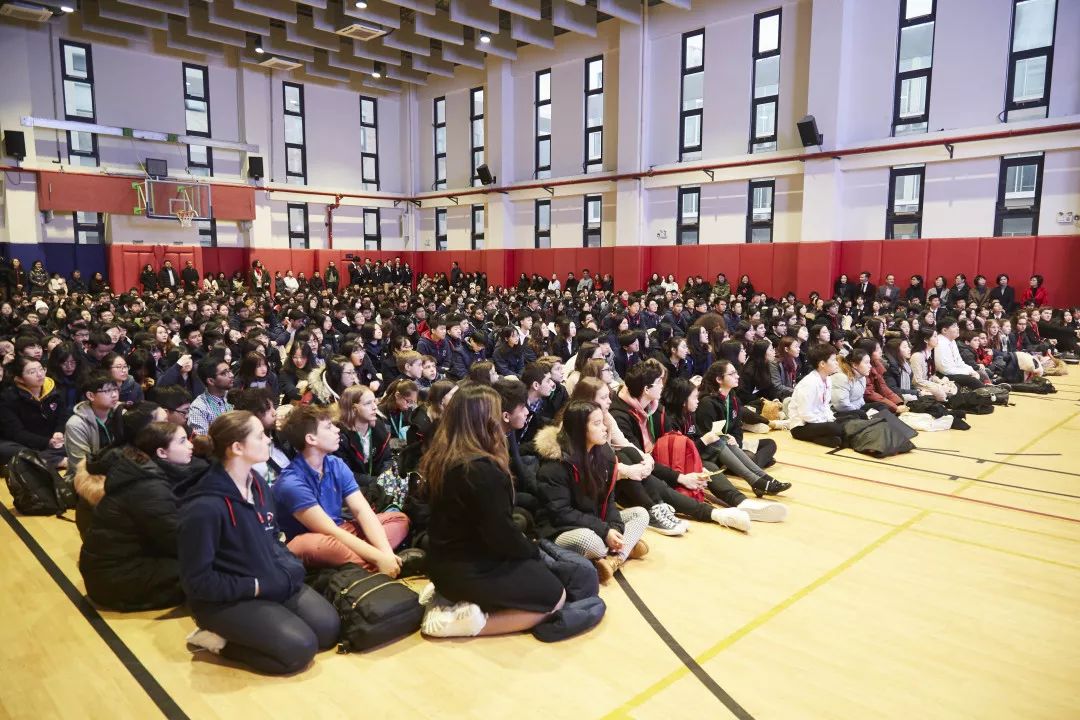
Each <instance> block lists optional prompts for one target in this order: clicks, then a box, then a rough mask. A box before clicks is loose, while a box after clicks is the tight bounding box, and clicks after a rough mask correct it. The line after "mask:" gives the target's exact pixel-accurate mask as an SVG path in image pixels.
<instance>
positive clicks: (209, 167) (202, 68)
mask: <svg viewBox="0 0 1080 720" xmlns="http://www.w3.org/2000/svg"><path fill="white" fill-rule="evenodd" d="M188 70H197V71H199V72H200V73H202V85H203V88H202V89H203V95H202V97H198V96H195V95H191V94H190V93H188V88H187V73H188ZM180 81H181V83H182V84H183V88H184V128H185V130H186V132H187V134H188V135H193V136H195V137H205V138H209V137H212V135H211V133H212V126H211V124H210V68H209V67H208V66H206V65H196V64H195V63H187V62H186V63H182V65H181V68H180ZM188 100H194V101H197V102H203V103H206V130H205V131H202V130H192V129H191V128H190V127H188V125H187V101H188ZM201 147H203V148H204V149H205V150H206V162H205V163H203V162H198V161H196V160H195V159H193V158H192V155H191V145H188V146H187V169H188V172H191V169H192V168H200V169H202V168H205V169H206V171H207V177H213V176H214V149H213V148H212V147H210V146H208V145H203V146H201ZM191 174H192V175H196V174H198V173H191Z"/></svg>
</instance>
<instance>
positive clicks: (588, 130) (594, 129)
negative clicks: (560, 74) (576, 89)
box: [581, 54, 604, 174]
mask: <svg viewBox="0 0 1080 720" xmlns="http://www.w3.org/2000/svg"><path fill="white" fill-rule="evenodd" d="M595 62H599V63H600V87H599V88H590V87H589V77H590V76H589V69H590V66H591V65H592V64H593V63H595ZM584 87H585V108H584V123H583V127H584V134H583V139H584V149H583V152H582V162H581V169H582V170H583V171H585V174H588V173H591V172H601V171H603V169H604V56H603V54H600V55H594V56H593V57H590V58H585V86H584ZM597 95H599V96H600V124H599V125H589V98H591V97H594V96H597ZM594 133H599V134H600V157H599V158H597V159H595V160H593V159H590V158H589V136H590V135H593V134H594Z"/></svg>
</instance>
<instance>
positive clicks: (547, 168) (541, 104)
mask: <svg viewBox="0 0 1080 720" xmlns="http://www.w3.org/2000/svg"><path fill="white" fill-rule="evenodd" d="M535 115H536V163H535V166H534V168H533V170H534V171H533V175H534V176H535V177H536V178H537V179H541V178H549V177H551V70H541V71H539V72H537V73H536V101H535ZM550 205H551V204H550V203H548V207H550ZM537 247H539V245H538V246H537Z"/></svg>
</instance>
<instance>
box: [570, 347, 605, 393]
mask: <svg viewBox="0 0 1080 720" xmlns="http://www.w3.org/2000/svg"><path fill="white" fill-rule="evenodd" d="M590 360H600V361H601V362H603V363H604V365H605V366H606V365H607V361H605V360H604V355H603V351H602V350H601V349H600V346H599V345H598V344H597V343H594V342H584V343H582V344H581V346H580V347H579V348H578V351H577V354H576V355H575V356H574V359H573V365H574V369H573V370H571V371H570V374H569V375H567V376H566V381H565V383H564V385H565V386H566V392H568V393H572V392H574V385H576V384H577V381H578V380H579V379H580V378H581V376H582V372H583V371H584V370H585V366H586V365H587V364H588V363H589V361H590Z"/></svg>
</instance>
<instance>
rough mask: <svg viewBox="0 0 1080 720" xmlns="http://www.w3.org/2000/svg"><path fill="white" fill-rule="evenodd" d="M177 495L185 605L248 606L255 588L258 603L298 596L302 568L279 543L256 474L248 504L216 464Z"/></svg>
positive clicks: (270, 502)
mask: <svg viewBox="0 0 1080 720" xmlns="http://www.w3.org/2000/svg"><path fill="white" fill-rule="evenodd" d="M177 490H178V492H182V493H184V499H183V500H182V501H181V506H180V527H179V531H178V544H177V546H178V549H179V553H178V554H179V559H180V583H181V585H182V586H183V588H184V593H185V594H186V595H187V598H188V601H189V602H190V603H192V604H195V605H197V604H206V603H231V602H237V601H239V600H251V599H253V598H255V596H256V595H255V590H256V587H258V593H259V594H258V597H259V599H260V600H267V601H270V602H284V601H285V600H288V599H289V598H291V597H292V596H293V595H295V594H296V593H297V592H299V591H300V588H301V587H302V586H303V584H304V566H303V564H302V563H301V562H300V560H299V559H298V558H297V557H296V556H295V555H293V554H292V553H291V552H289V551H288V549H287V548H286V547H285V545H283V544H282V543H281V541H280V540H279V539H278V536H279V535H280V532H281V531H280V529H279V528H278V525H277V522H276V521H275V520H274V515H275V509H274V499H273V497H272V496H271V495H270V489H269V488H268V487H267V486H266V483H265V482H264V481H263V479H262V478H261V477H259V474H258V473H256V472H252V473H251V492H252V501H251V502H247V501H246V500H244V499H243V497H242V496H241V495H240V490H239V489H238V488H237V487H236V483H234V482H233V480H232V478H231V477H229V474H228V473H227V472H226V471H225V468H224V467H222V466H221V465H219V464H217V463H215V464H214V465H212V466H210V469H209V470H207V471H206V473H205V474H204V475H202V476H200V477H198V478H196V479H194V480H193V481H191V482H190V483H187V484H184V485H181V486H180V487H179V488H178V489H177ZM256 580H258V582H257V583H256Z"/></svg>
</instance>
